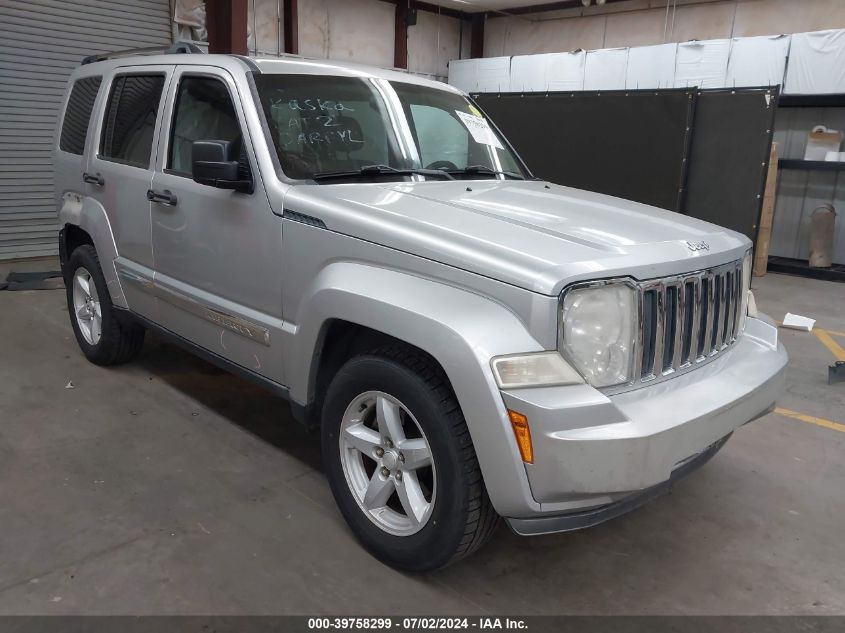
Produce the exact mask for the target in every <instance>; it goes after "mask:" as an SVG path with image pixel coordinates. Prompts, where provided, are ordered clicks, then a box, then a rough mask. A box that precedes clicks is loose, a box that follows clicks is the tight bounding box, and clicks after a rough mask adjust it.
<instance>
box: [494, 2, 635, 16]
mask: <svg viewBox="0 0 845 633" xmlns="http://www.w3.org/2000/svg"><path fill="white" fill-rule="evenodd" d="M605 1H606V3H607V4H611V3H614V2H628V0H605ZM592 6H596V3H595V0H592ZM583 8H585V7H584V3H583V2H581V0H559V1H558V2H546V3H543V4H532V5H529V6H527V7H512V8H510V9H498V10H496V11H489V12H488V13H487V15H488V16H489V17H492V18H499V17H507V16H509V15H528V14H530V13H545V12H546V11H560V10H562V9H583Z"/></svg>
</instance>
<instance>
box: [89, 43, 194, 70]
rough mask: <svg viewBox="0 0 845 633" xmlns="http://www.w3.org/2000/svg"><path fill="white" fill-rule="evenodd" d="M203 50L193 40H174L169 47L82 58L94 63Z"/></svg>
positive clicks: (134, 49) (138, 49) (154, 47)
mask: <svg viewBox="0 0 845 633" xmlns="http://www.w3.org/2000/svg"><path fill="white" fill-rule="evenodd" d="M202 52H203V50H202V49H201V48H200V47H199V46H197V45H196V44H192V43H191V42H174V43H173V44H171V45H170V46H167V47H159V46H153V47H151V48H130V49H127V50H123V51H114V52H113V53H100V54H99V55H89V56H88V57H85V58H84V59H83V60H82V63H83V65H84V64H93V63H94V62H102V61H105V60H107V59H115V58H116V57H128V56H130V55H173V54H176V53H202Z"/></svg>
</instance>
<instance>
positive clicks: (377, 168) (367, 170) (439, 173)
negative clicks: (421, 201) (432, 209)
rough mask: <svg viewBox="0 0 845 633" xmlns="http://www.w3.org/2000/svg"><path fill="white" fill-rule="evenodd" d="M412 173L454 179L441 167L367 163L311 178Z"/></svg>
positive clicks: (409, 174) (322, 178)
mask: <svg viewBox="0 0 845 633" xmlns="http://www.w3.org/2000/svg"><path fill="white" fill-rule="evenodd" d="M414 174H419V175H420V176H433V177H435V178H444V179H446V180H454V179H455V178H454V176H452V175H451V174H450V173H449V172H447V171H443V170H442V169H414V168H410V169H397V168H396V167H391V166H389V165H367V166H366V167H362V168H361V169H359V170H358V171H326V172H322V173H318V174H314V175H313V176H312V178H313V179H314V180H329V179H333V178H355V177H357V176H364V177H365V178H378V177H380V176H411V175H414Z"/></svg>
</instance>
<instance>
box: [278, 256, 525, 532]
mask: <svg viewBox="0 0 845 633" xmlns="http://www.w3.org/2000/svg"><path fill="white" fill-rule="evenodd" d="M330 319H342V320H345V321H349V322H352V323H356V324H359V325H363V326H366V327H369V328H373V329H375V330H379V331H381V332H384V333H385V334H388V335H390V336H393V337H396V338H398V339H401V340H403V341H405V342H407V343H410V344H412V345H415V346H417V347H419V348H420V349H423V350H425V351H426V352H428V353H429V354H431V355H432V356H433V357H434V358H435V359H436V360H437V361H438V362H439V363H440V365H441V366H442V367H443V369H444V370H445V372H446V375H447V376H448V378H449V380H450V381H451V383H452V386H453V388H454V390H455V393H456V395H457V397H458V401H459V403H460V405H461V408H462V409H463V411H464V415H465V416H466V420H467V425H468V427H469V431H470V435H471V436H472V440H473V443H474V445H475V450H476V454H477V455H478V459H479V462H480V464H481V470H482V474H483V475H484V479H485V481H486V483H487V488H488V491H489V492H490V496H491V501H492V502H493V505H494V507H495V508H496V510H497V511H498V512H499V513H500V514H502V515H504V516H518V515H520V514H524V513H525V512H526V510H529V508H526V506H525V504H526V501H525V500H527V499H532V496H531V492H530V489H529V487H528V480H527V476H526V473H525V467H524V464H523V463H522V460H521V458H520V456H519V452H518V449H517V446H516V442H515V441H514V437H513V430H512V429H511V427H510V423H509V422H508V418H507V413H506V410H505V407H504V403H503V401H502V397H501V395H500V392H499V389H498V386H497V385H496V383H495V380H494V378H493V374H492V371H491V369H490V359H491V357H493V356H496V355H499V354H508V353H516V352H531V351H540V350H541V349H542V348H541V346H540V344H539V343H538V342H537V341H536V340H535V339H534V338H533V337H531V335H530V334H529V333H528V332H527V331H526V329H525V326H524V325H523V323H522V322H521V321H520V320H519V319H518V318H517V317H516V316H515V315H514V314H513V313H512V312H511V311H510V310H508V309H507V308H505V307H504V306H502V305H501V304H498V303H495V302H493V301H491V300H490V299H487V298H485V297H482V296H479V295H475V294H472V293H470V292H467V291H466V290H461V289H458V288H454V287H452V286H449V285H446V284H443V283H438V282H435V281H432V280H429V279H424V278H421V277H417V276H414V275H411V274H408V273H404V272H400V271H396V270H388V269H385V268H379V267H376V266H371V265H367V264H364V263H356V262H343V261H342V262H336V263H333V264H330V265H329V266H327V267H325V268H324V269H323V270H322V271H321V272H320V274H318V275H317V277H316V278H315V279H314V280H313V282H312V283H311V284H310V287H309V289H308V291H306V292H305V293H304V294H303V296H302V299H301V302H300V304H299V306H298V308H297V315H296V322H297V327H296V334H295V335H294V336H293V340H292V347H291V353H290V354H288V355H287V358H286V360H285V362H286V364H287V366H286V368H285V375H286V376H288V377H289V381H288V383H289V384H288V386H289V388H290V395H291V398H292V399H293V400H294V401H296V402H299V403H306V402H307V401H308V398H309V389H310V388H311V385H310V383H311V381H313V374H315V373H316V371H315V368H314V367H312V365H313V364H314V360H315V359H314V350H315V346H316V345H317V343H318V339H319V336H320V332H321V328H322V327H323V324H325V323H326V322H327V321H328V320H330ZM530 509H531V510H534V511H536V510H539V504H536V505H533V506H532V507H531V508H530Z"/></svg>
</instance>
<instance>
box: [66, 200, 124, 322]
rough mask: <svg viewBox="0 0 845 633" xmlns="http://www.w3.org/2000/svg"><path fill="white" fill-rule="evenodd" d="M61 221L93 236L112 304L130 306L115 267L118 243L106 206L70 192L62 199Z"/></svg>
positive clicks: (121, 306) (122, 306)
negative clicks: (116, 242) (115, 239)
mask: <svg viewBox="0 0 845 633" xmlns="http://www.w3.org/2000/svg"><path fill="white" fill-rule="evenodd" d="M59 224H60V226H64V225H66V224H72V225H74V226H78V227H79V228H81V229H82V230H83V231H85V232H86V233H88V235H90V236H91V239H92V240H94V248H95V249H97V255H98V257H99V258H100V266H101V267H102V269H103V276H104V277H105V278H106V284H107V285H108V288H109V295H110V296H111V300H112V303H113V304H114V305H116V306H118V307H120V308H128V307H129V304H128V303H127V301H126V296H125V295H124V294H123V287H122V286H121V284H120V278H119V277H118V274H117V269H116V267H115V260H116V259H117V245H116V244H115V241H114V234H113V233H112V228H111V224H110V223H109V217H108V215H107V214H106V210H105V209H104V208H103V207H102V205H101V204H100V203H99V202H97V201H96V200H94V199H93V198H91V197H89V196H82V195H81V194H79V193H76V192H73V191H67V192H65V193H64V194H63V195H62V198H61V201H60V207H59Z"/></svg>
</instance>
